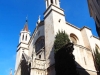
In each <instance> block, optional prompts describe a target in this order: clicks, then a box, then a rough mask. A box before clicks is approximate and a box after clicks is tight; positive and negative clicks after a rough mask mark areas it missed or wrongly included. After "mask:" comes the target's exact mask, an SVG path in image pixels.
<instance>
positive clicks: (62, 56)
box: [47, 43, 90, 75]
mask: <svg viewBox="0 0 100 75" xmlns="http://www.w3.org/2000/svg"><path fill="white" fill-rule="evenodd" d="M73 50H74V48H73V44H72V43H69V44H67V45H65V46H63V47H62V48H61V49H60V50H58V51H57V52H56V53H55V54H54V49H52V51H51V53H50V56H49V58H50V63H49V64H51V65H50V67H48V69H47V71H48V75H90V74H89V73H88V72H87V71H86V70H85V69H83V68H82V67H81V66H80V65H79V64H78V63H77V62H75V58H74V55H73V54H72V52H73ZM52 60H54V61H55V63H53V62H52ZM77 65H78V67H80V68H77ZM55 71H56V74H55Z"/></svg>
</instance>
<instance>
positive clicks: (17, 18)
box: [0, 0, 97, 75]
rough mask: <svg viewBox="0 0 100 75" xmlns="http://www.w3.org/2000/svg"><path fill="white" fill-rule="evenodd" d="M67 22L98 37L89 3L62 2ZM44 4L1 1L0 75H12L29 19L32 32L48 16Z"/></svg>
mask: <svg viewBox="0 0 100 75" xmlns="http://www.w3.org/2000/svg"><path fill="white" fill-rule="evenodd" d="M60 5H61V8H62V9H63V10H64V13H65V15H66V21H67V22H69V23H71V24H73V25H75V26H77V27H79V28H82V27H83V26H87V27H89V28H91V29H92V33H93V35H95V36H97V33H96V30H95V23H94V20H93V18H91V17H90V15H89V10H88V5H87V0H60ZM45 10H46V7H45V0H0V75H9V73H10V69H12V70H13V73H14V67H15V61H16V50H17V45H18V42H19V37H20V36H19V34H20V31H21V30H22V29H23V27H24V24H25V20H26V16H28V27H29V30H30V32H31V33H32V32H33V31H34V28H35V26H36V22H37V20H38V16H39V15H41V20H43V13H44V12H45Z"/></svg>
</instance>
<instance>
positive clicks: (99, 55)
mask: <svg viewBox="0 0 100 75" xmlns="http://www.w3.org/2000/svg"><path fill="white" fill-rule="evenodd" d="M94 56H95V62H96V64H97V67H98V70H99V72H100V53H99V52H98V49H97V48H95V52H94Z"/></svg>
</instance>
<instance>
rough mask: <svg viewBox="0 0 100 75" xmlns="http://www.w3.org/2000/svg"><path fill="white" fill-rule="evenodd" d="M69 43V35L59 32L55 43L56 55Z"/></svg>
mask: <svg viewBox="0 0 100 75" xmlns="http://www.w3.org/2000/svg"><path fill="white" fill-rule="evenodd" d="M69 42H70V39H69V37H68V35H67V34H66V33H65V31H58V33H57V35H56V37H55V41H54V48H55V50H54V51H55V53H56V52H57V51H58V50H59V49H60V48H62V47H63V46H64V45H66V44H67V43H69Z"/></svg>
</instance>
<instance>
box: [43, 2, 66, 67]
mask: <svg viewBox="0 0 100 75" xmlns="http://www.w3.org/2000/svg"><path fill="white" fill-rule="evenodd" d="M44 24H45V25H44V26H45V27H44V28H45V55H46V60H47V68H48V67H50V65H53V64H54V49H53V45H54V40H55V35H56V34H57V32H58V30H62V29H63V28H64V25H65V24H66V21H65V15H64V11H63V9H62V8H60V2H59V0H46V11H45V12H44Z"/></svg>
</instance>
